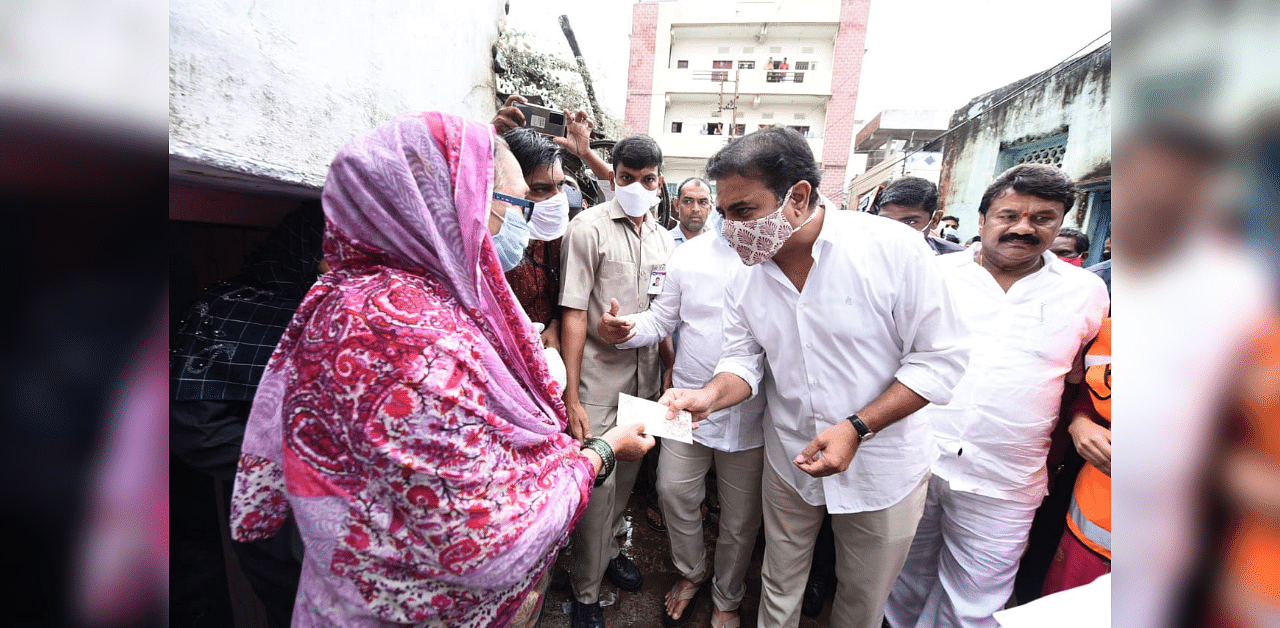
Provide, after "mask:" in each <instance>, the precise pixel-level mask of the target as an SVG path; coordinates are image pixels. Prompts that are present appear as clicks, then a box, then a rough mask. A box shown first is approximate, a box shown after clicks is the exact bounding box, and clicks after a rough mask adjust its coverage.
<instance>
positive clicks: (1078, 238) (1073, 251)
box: [1049, 227, 1089, 267]
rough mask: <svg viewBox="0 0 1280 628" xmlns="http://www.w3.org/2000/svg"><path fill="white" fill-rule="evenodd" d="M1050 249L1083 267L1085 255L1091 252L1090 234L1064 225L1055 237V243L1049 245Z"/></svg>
mask: <svg viewBox="0 0 1280 628" xmlns="http://www.w3.org/2000/svg"><path fill="white" fill-rule="evenodd" d="M1049 251H1050V252H1051V253H1053V254H1054V255H1057V256H1058V259H1060V260H1062V261H1064V262H1066V263H1068V264H1071V265H1072V266H1076V267H1082V266H1083V265H1084V258H1085V256H1086V255H1088V254H1089V236H1087V235H1085V234H1084V233H1083V232H1081V231H1080V230H1079V229H1072V228H1071V227H1063V228H1062V230H1060V231H1058V237H1056V238H1054V239H1053V244H1051V245H1049Z"/></svg>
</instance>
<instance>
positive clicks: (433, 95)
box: [169, 0, 504, 189]
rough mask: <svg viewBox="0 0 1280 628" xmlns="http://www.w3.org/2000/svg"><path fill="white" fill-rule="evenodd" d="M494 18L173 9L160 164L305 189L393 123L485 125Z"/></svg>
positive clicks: (248, 5) (310, 6) (467, 12)
mask: <svg viewBox="0 0 1280 628" xmlns="http://www.w3.org/2000/svg"><path fill="white" fill-rule="evenodd" d="M503 14H504V2H503V1H502V0H481V1H479V2H465V3H447V2H401V1H398V0H363V1H361V2H334V1H332V0H318V1H315V2H301V3H300V2H279V3H272V2H256V1H253V0H218V1H215V2H207V1H197V0H170V2H169V154H170V157H171V158H176V159H179V160H182V161H184V162H187V163H194V164H199V165H202V166H206V167H208V168H206V173H207V171H209V170H212V171H213V172H214V173H215V176H216V172H217V171H225V172H228V173H237V174H240V175H248V176H250V177H258V178H262V179H267V180H272V181H281V182H284V183H287V184H294V185H296V186H298V187H299V188H313V189H314V188H318V187H319V186H321V185H322V184H323V182H324V177H325V174H326V172H327V171H328V166H329V162H330V161H331V160H332V158H333V155H334V154H335V153H336V152H337V150H338V149H339V148H341V146H342V145H343V144H345V143H346V142H347V141H348V140H350V139H351V138H352V137H353V136H355V135H357V134H359V133H361V132H363V131H366V130H368V129H371V128H373V127H375V126H377V125H379V124H382V123H383V122H385V121H386V120H388V119H390V118H391V117H393V116H395V115H396V114H399V113H402V112H405V111H410V110H429V109H436V110H442V111H447V112H449V113H454V114H458V115H463V116H467V117H470V118H473V119H477V120H484V121H488V120H489V119H490V118H492V117H493V112H494V103H493V69H492V55H491V47H492V45H493V43H494V41H495V40H496V38H497V34H498V22H499V20H500V19H501V18H502V17H503Z"/></svg>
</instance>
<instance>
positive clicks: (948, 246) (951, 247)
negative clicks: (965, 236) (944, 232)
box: [924, 236, 968, 255]
mask: <svg viewBox="0 0 1280 628" xmlns="http://www.w3.org/2000/svg"><path fill="white" fill-rule="evenodd" d="M924 239H925V240H926V241H927V242H928V243H929V248H931V249H933V252H934V253H935V254H937V255H946V254H947V253H959V252H960V251H963V250H965V249H966V248H968V247H966V246H965V245H963V244H956V243H955V242H949V241H947V240H943V239H942V238H935V237H933V236H925V238H924Z"/></svg>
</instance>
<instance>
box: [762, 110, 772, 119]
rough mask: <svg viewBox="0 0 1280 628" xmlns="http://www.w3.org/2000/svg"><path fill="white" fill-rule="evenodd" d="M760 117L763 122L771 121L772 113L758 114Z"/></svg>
mask: <svg viewBox="0 0 1280 628" xmlns="http://www.w3.org/2000/svg"><path fill="white" fill-rule="evenodd" d="M760 117H761V118H764V119H765V120H772V119H773V113H772V112H766V113H762V114H760Z"/></svg>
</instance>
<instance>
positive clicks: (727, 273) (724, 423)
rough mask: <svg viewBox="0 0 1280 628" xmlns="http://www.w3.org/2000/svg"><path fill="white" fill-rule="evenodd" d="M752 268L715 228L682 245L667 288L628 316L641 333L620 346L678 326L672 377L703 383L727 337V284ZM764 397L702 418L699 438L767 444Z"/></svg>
mask: <svg viewBox="0 0 1280 628" xmlns="http://www.w3.org/2000/svg"><path fill="white" fill-rule="evenodd" d="M677 229H679V227H677ZM746 268H747V267H746V266H743V264H742V260H741V259H739V258H738V254H737V253H735V252H734V251H733V249H731V248H729V244H728V243H727V242H725V241H724V239H722V238H721V237H719V236H718V235H716V234H713V233H706V234H704V235H703V236H701V237H698V238H694V239H693V240H690V241H689V242H688V244H686V245H685V246H681V247H679V248H677V249H676V252H675V253H673V254H672V255H671V259H669V260H667V280H666V283H665V285H664V286H663V288H662V294H659V295H658V296H656V297H654V299H653V301H651V302H650V303H649V309H648V310H646V311H644V312H640V313H638V314H629V315H627V316H624V317H623V318H624V319H626V320H629V321H632V322H634V323H635V324H636V326H635V332H636V335H635V337H633V338H632V339H631V340H628V341H627V342H625V343H623V344H620V345H618V348H619V349H633V348H636V347H644V346H648V345H651V344H656V343H658V342H660V341H661V340H662V339H663V338H666V337H668V336H670V335H671V333H672V332H673V331H674V330H675V329H677V326H678V327H679V330H680V348H679V349H678V350H677V351H676V363H675V372H674V373H672V376H671V383H672V384H674V385H675V386H676V387H677V388H702V387H703V386H705V385H706V383H707V382H708V381H711V377H712V376H713V375H714V374H715V368H716V363H717V362H718V361H719V360H720V347H721V345H722V344H723V343H724V334H723V332H722V329H723V327H722V325H723V322H724V316H723V310H724V289H725V284H727V283H728V282H729V280H730V279H731V278H732V277H734V276H735V275H736V274H737V273H738V272H740V271H744V270H746ZM764 402H765V398H764V395H757V396H755V397H753V398H751V399H749V400H747V401H745V402H743V403H740V404H738V405H736V406H734V407H732V408H727V409H725V410H720V411H718V412H713V413H712V414H711V415H710V416H708V417H707V418H706V419H705V420H703V421H701V422H700V423H699V425H698V429H697V430H694V432H693V440H695V441H696V442H698V443H699V444H702V445H705V446H707V447H711V448H712V449H718V450H720V451H730V452H732V451H744V450H747V449H754V448H756V447H760V446H761V445H763V444H764V435H763V427H762V424H761V421H762V420H763V416H764V410H765V404H764Z"/></svg>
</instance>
